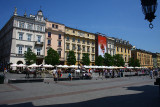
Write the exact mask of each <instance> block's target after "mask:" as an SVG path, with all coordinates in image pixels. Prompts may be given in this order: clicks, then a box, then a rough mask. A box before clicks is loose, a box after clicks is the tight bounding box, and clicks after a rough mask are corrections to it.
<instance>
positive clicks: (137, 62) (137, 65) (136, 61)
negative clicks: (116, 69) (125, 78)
mask: <svg viewBox="0 0 160 107" xmlns="http://www.w3.org/2000/svg"><path fill="white" fill-rule="evenodd" d="M135 66H136V67H140V62H139V60H138V59H136V60H135Z"/></svg>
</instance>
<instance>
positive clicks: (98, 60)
mask: <svg viewBox="0 0 160 107" xmlns="http://www.w3.org/2000/svg"><path fill="white" fill-rule="evenodd" d="M95 65H97V66H102V65H103V57H102V56H101V55H99V56H98V57H96V60H95Z"/></svg>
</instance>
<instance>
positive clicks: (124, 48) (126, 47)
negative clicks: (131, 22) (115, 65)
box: [115, 38, 132, 66]
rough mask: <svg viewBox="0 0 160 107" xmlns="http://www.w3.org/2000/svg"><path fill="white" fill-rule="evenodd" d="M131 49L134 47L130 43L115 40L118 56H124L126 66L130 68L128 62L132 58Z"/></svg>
mask: <svg viewBox="0 0 160 107" xmlns="http://www.w3.org/2000/svg"><path fill="white" fill-rule="evenodd" d="M131 48H132V45H131V44H129V41H125V40H122V39H117V38H115V51H116V54H120V55H122V57H123V59H124V62H125V66H128V61H129V59H130V58H131Z"/></svg>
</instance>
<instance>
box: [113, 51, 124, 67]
mask: <svg viewBox="0 0 160 107" xmlns="http://www.w3.org/2000/svg"><path fill="white" fill-rule="evenodd" d="M113 61H114V65H115V66H124V64H125V63H124V59H123V57H122V56H121V55H120V54H116V55H114V56H113Z"/></svg>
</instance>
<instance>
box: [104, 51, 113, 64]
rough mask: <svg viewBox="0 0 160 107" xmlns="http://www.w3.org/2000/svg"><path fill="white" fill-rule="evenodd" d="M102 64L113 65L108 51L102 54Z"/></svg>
mask: <svg viewBox="0 0 160 107" xmlns="http://www.w3.org/2000/svg"><path fill="white" fill-rule="evenodd" d="M104 65H105V66H112V65H113V57H112V56H111V55H110V54H108V53H105V54H104Z"/></svg>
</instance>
